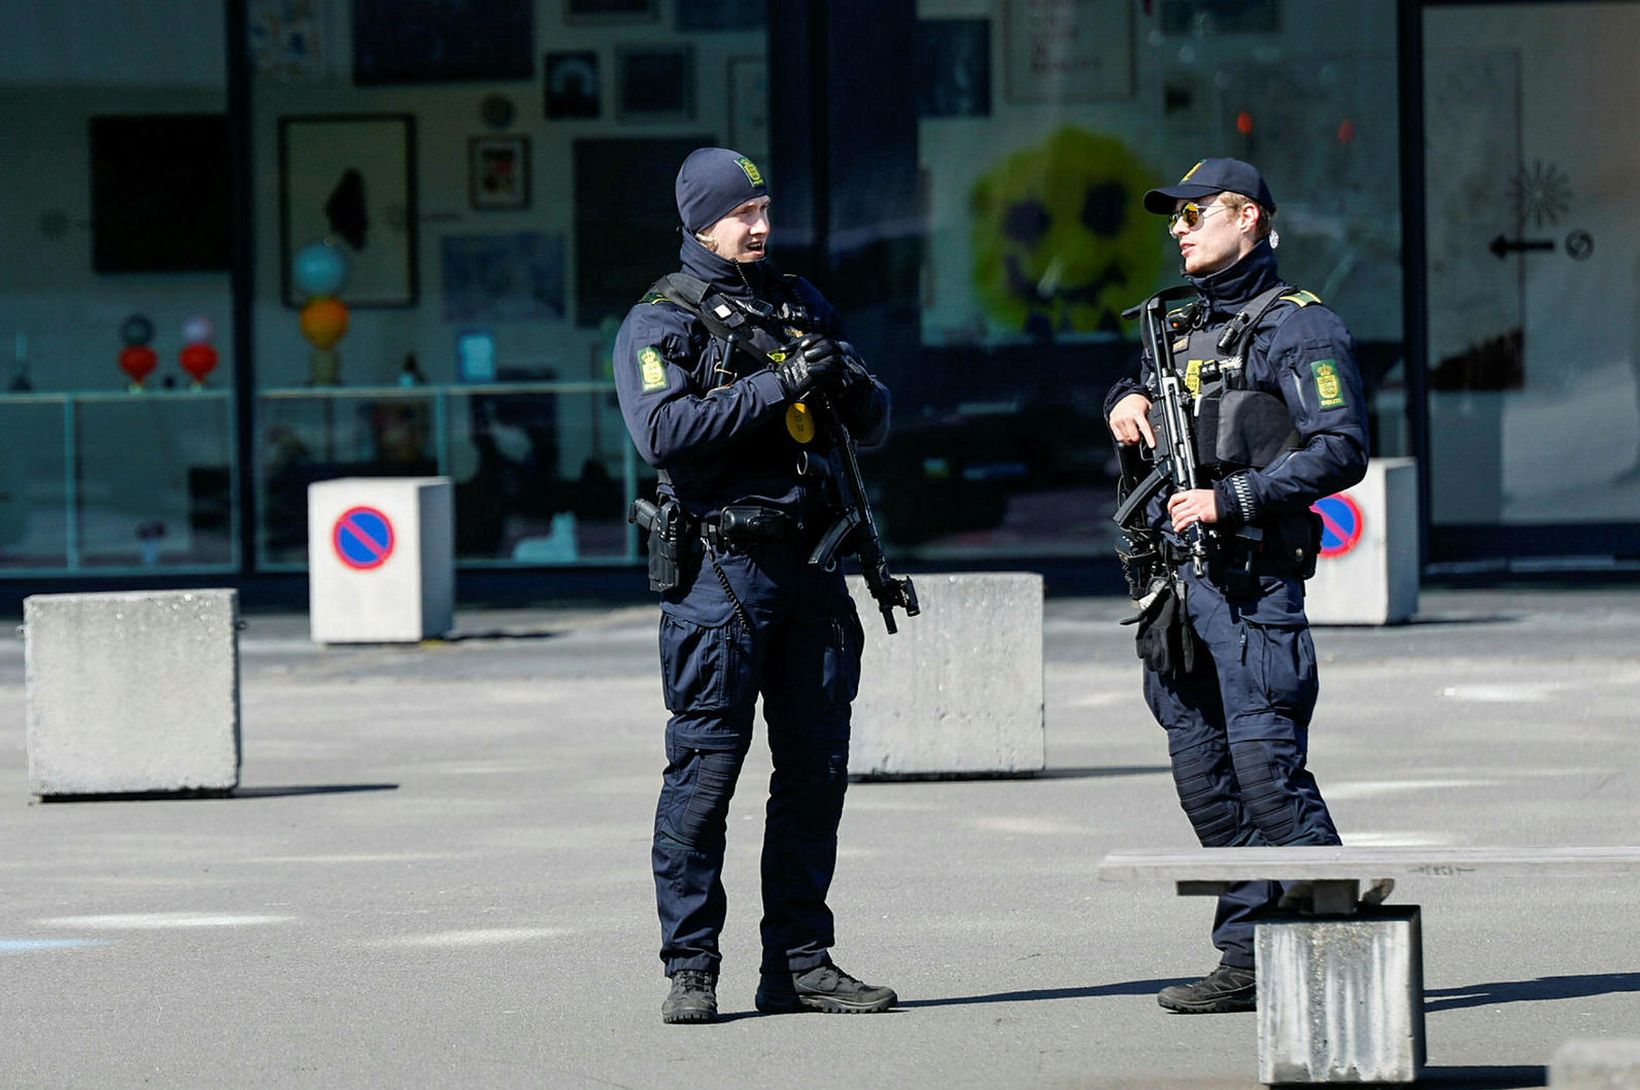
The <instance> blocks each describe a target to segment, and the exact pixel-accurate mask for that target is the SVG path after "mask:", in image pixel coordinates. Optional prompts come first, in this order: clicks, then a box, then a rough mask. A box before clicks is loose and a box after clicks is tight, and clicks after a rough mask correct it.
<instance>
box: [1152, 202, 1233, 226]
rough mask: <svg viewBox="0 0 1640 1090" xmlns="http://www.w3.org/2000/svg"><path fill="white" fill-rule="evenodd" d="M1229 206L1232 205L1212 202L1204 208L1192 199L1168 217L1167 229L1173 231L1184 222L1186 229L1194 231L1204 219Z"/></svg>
mask: <svg viewBox="0 0 1640 1090" xmlns="http://www.w3.org/2000/svg"><path fill="white" fill-rule="evenodd" d="M1228 207H1230V206H1229V205H1227V204H1210V205H1208V206H1207V207H1206V208H1203V207H1202V206H1201V205H1199V204H1197V203H1196V202H1195V201H1191V202H1190V203H1189V204H1186V205H1185V206H1184V207H1183V208H1181V209H1179V210H1178V211H1177V212H1175V213H1173V214H1172V215H1171V216H1169V217H1167V229H1168V230H1169V231H1171V230H1173V228H1175V227H1177V226H1178V225H1179V224H1180V223H1181V222H1182V223H1183V224H1184V225H1185V229H1186V230H1189V231H1194V230H1195V229H1196V228H1197V227H1200V226H1201V222H1202V220H1204V219H1206V218H1207V217H1208V216H1210V215H1212V214H1213V213H1214V212H1218V211H1220V210H1222V209H1225V208H1228Z"/></svg>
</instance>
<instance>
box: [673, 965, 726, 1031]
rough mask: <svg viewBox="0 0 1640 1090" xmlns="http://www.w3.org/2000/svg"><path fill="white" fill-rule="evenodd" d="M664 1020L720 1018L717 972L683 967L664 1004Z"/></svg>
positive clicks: (674, 976) (713, 1020) (702, 1020)
mask: <svg viewBox="0 0 1640 1090" xmlns="http://www.w3.org/2000/svg"><path fill="white" fill-rule="evenodd" d="M661 1021H662V1022H665V1023H667V1024H669V1025H672V1024H676V1023H679V1022H716V1021H717V974H716V973H708V972H707V971H705V970H704V969H679V970H678V971H677V972H676V973H675V974H673V976H672V991H671V992H670V993H668V994H667V997H666V1002H664V1003H662V1004H661Z"/></svg>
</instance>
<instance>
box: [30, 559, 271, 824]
mask: <svg viewBox="0 0 1640 1090" xmlns="http://www.w3.org/2000/svg"><path fill="white" fill-rule="evenodd" d="M23 626H24V639H25V644H24V652H23V655H24V664H25V674H26V680H25V690H26V702H27V706H28V712H27V718H28V781H29V791H30V793H32V794H34V795H37V796H39V797H40V798H57V797H68V796H76V795H123V794H146V793H151V792H227V791H231V790H233V789H234V788H235V787H237V786H238V785H239V595H238V592H236V591H232V590H164V591H130V592H118V593H105V594H36V595H32V596H30V597H28V598H25V599H24V600H23Z"/></svg>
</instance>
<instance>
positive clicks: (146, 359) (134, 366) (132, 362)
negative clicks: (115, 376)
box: [120, 344, 159, 384]
mask: <svg viewBox="0 0 1640 1090" xmlns="http://www.w3.org/2000/svg"><path fill="white" fill-rule="evenodd" d="M158 366H159V356H158V354H156V353H155V352H154V350H153V349H152V348H149V347H148V346H147V345H145V344H134V345H131V346H130V347H128V348H125V349H123V350H121V352H120V370H121V371H124V372H125V373H126V374H127V375H129V376H131V381H132V382H135V383H138V384H141V382H142V380H143V379H145V378H147V377H148V376H149V375H151V374H153V372H154V368H156V367H158Z"/></svg>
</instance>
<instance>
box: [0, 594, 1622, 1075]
mask: <svg viewBox="0 0 1640 1090" xmlns="http://www.w3.org/2000/svg"><path fill="white" fill-rule="evenodd" d="M634 578H638V576H634ZM1637 607H1640V588H1636V587H1633V586H1628V587H1617V588H1612V589H1599V588H1590V589H1580V590H1553V589H1495V590H1437V591H1428V590H1426V592H1425V593H1424V596H1423V599H1422V602H1421V610H1420V613H1419V615H1418V618H1417V620H1416V622H1415V623H1412V624H1407V625H1401V626H1395V627H1390V628H1329V629H1319V630H1317V633H1316V645H1317V648H1318V653H1319V655H1320V658H1321V660H1322V696H1321V705H1320V708H1319V710H1318V712H1317V715H1316V719H1315V726H1314V731H1313V735H1312V759H1311V766H1312V768H1313V769H1314V771H1315V772H1316V775H1317V777H1318V779H1319V781H1320V783H1321V786H1322V790H1323V792H1324V793H1325V795H1326V796H1327V798H1328V800H1329V803H1330V805H1331V807H1332V810H1333V814H1334V816H1335V818H1336V820H1337V822H1338V825H1339V827H1340V829H1341V830H1342V831H1343V834H1344V837H1345V840H1346V841H1347V842H1351V843H1362V844H1430V845H1443V844H1450V845H1498V846H1514V845H1556V844H1574V845H1575V844H1587V845H1610V844H1633V843H1640V820H1637V819H1640V772H1637V769H1640V723H1637V721H1636V719H1637V717H1636V712H1635V708H1636V707H1637V706H1640V608H1637ZM1124 609H1125V603H1124V602H1122V601H1119V600H1117V599H1112V598H1055V599H1050V601H1049V602H1048V607H1047V621H1046V630H1045V633H1044V638H1045V652H1046V655H1045V663H1046V664H1045V682H1046V693H1047V707H1046V730H1047V752H1048V765H1049V767H1048V770H1047V771H1046V773H1044V774H1043V775H1041V776H1037V777H1034V778H1029V779H1005V780H956V781H919V782H883V783H857V784H854V785H853V786H851V788H850V791H849V801H848V806H847V811H846V813H845V816H844V820H843V829H842V838H841V843H842V847H841V851H840V859H839V867H838V874H837V878H836V882H835V885H834V889H833V898H832V905H833V908H834V910H835V912H836V915H837V921H838V939H839V943H838V946H837V947H836V949H835V951H834V953H835V956H836V958H837V960H838V962H839V963H840V964H841V965H842V966H843V967H844V968H846V969H847V970H849V971H850V972H852V973H854V974H855V975H857V976H860V977H863V978H865V979H867V980H869V981H872V982H880V983H887V984H891V985H893V986H894V987H895V988H896V989H897V990H898V991H899V994H900V996H901V998H902V1003H901V1005H900V1007H899V1008H898V1009H896V1010H895V1011H893V1012H891V1013H888V1014H883V1015H876V1016H867V1017H837V1016H830V1017H827V1016H821V1015H786V1016H764V1015H759V1014H757V1013H756V1012H755V1011H754V1009H753V1007H752V994H753V991H754V990H755V988H756V984H757V961H758V948H757V919H758V915H759V905H758V899H757V859H758V849H759V844H760V841H761V835H762V833H761V825H762V821H761V814H762V803H763V797H764V785H765V784H766V782H767V775H768V762H767V751H766V748H764V747H763V746H762V744H761V741H760V742H759V744H758V745H757V746H755V747H754V749H753V755H752V757H751V759H750V760H749V761H748V765H747V768H746V771H745V773H744V775H743V778H742V780H741V789H740V794H739V796H738V797H737V798H736V800H735V804H734V808H733V810H732V812H731V815H730V829H729V838H730V849H729V862H728V870H727V874H726V884H727V887H728V890H729V897H730V916H729V923H728V930H727V933H726V934H725V936H724V953H725V964H724V975H723V979H722V981H721V984H720V989H719V994H720V1001H721V1003H722V1007H723V1010H724V1011H725V1013H726V1015H727V1017H726V1018H725V1019H724V1020H723V1021H722V1022H720V1023H719V1024H716V1025H711V1026H663V1025H662V1024H661V1022H660V1018H659V1007H660V1002H661V999H662V997H663V996H664V994H665V980H664V978H663V977H662V975H661V965H660V962H659V960H658V959H657V958H656V955H655V948H656V945H657V941H658V931H657V925H656V922H655V916H654V907H653V888H652V885H651V879H650V874H649V834H650V828H651V823H652V820H653V814H654V802H655V795H656V791H657V789H658V785H659V776H660V770H661V767H662V764H663V756H662V745H661V737H662V728H663V725H664V718H665V713H664V711H663V710H662V707H661V697H660V686H659V682H658V679H657V666H656V659H655V656H656V635H655V627H656V616H657V611H656V610H655V608H654V607H653V606H652V605H647V604H645V605H636V606H634V605H631V604H617V605H611V606H609V607H607V608H606V607H599V606H595V605H593V606H586V605H583V606H576V607H573V608H541V609H530V610H503V609H489V610H482V611H466V612H461V613H460V614H458V630H457V632H456V633H455V634H454V636H453V638H451V639H448V640H444V641H437V642H429V643H424V644H420V645H415V646H369V647H330V648H320V647H316V646H314V645H313V644H311V643H310V642H309V640H308V638H307V630H306V618H305V616H303V615H301V614H295V613H271V614H252V615H250V616H249V617H248V618H247V622H248V623H247V627H246V629H245V631H244V632H243V633H242V636H241V642H240V650H241V672H242V704H243V710H242V722H243V738H244V766H243V776H242V787H241V789H240V791H239V792H238V794H237V796H236V797H233V798H227V799H214V800H209V799H206V800H143V801H111V802H59V803H48V804H40V803H36V802H33V801H32V800H31V799H30V798H29V794H28V780H27V767H26V742H25V730H24V677H23V656H22V647H23V645H22V643H21V641H17V640H6V641H4V644H3V645H0V722H3V723H5V724H9V733H8V734H7V735H6V738H7V741H6V743H5V744H4V745H3V746H0V844H3V845H4V853H3V856H0V981H3V988H0V1028H3V1030H4V1032H5V1047H4V1048H0V1085H4V1086H28V1087H115V1086H158V1087H169V1086H176V1087H196V1086H212V1087H218V1086H235V1087H239V1086H245V1087H251V1086H256V1087H260V1086H277V1087H378V1086H417V1087H420V1086H440V1087H442V1086H463V1087H466V1086H486V1087H541V1086H546V1087H610V1086H620V1087H658V1086H702V1087H704V1086H710V1087H722V1088H738V1087H781V1086H799V1085H802V1086H825V1087H841V1088H846V1087H909V1088H921V1087H929V1088H941V1090H945V1088H954V1087H999V1086H1032V1087H1037V1086H1041V1087H1111V1088H1115V1087H1121V1088H1144V1087H1199V1088H1209V1087H1212V1088H1219V1087H1234V1088H1251V1087H1256V1086H1257V1082H1256V1077H1255V1076H1256V1058H1255V1024H1254V1018H1253V1016H1252V1015H1212V1016H1195V1017H1188V1016H1178V1015H1168V1014H1166V1013H1164V1012H1163V1011H1161V1010H1160V1009H1159V1008H1158V1007H1157V1006H1156V1003H1155V1000H1154V993H1155V991H1156V990H1157V989H1158V988H1160V987H1162V986H1164V985H1166V984H1168V983H1171V982H1175V981H1181V980H1186V979H1191V978H1194V977H1196V976H1199V975H1201V974H1202V973H1204V972H1206V971H1207V970H1208V969H1210V968H1211V967H1212V965H1213V964H1214V960H1215V951H1214V950H1213V949H1212V947H1211V945H1210V944H1209V942H1208V934H1207V933H1208V928H1209V922H1210V916H1211V912H1212V904H1211V901H1210V900H1208V899H1203V898H1179V897H1176V896H1174V894H1173V892H1172V890H1171V888H1170V887H1169V886H1167V885H1166V884H1155V885H1152V884H1147V883H1138V884H1120V883H1107V882H1101V881H1099V880H1097V879H1096V877H1095V873H1094V872H1095V865H1096V864H1097V862H1098V860H1099V859H1100V858H1101V857H1102V856H1103V855H1104V853H1105V852H1107V851H1109V850H1111V849H1114V848H1118V847H1121V848H1141V847H1147V846H1155V847H1164V846H1173V847H1177V846H1187V845H1189V844H1190V843H1192V834H1191V831H1190V827H1189V824H1188V823H1187V821H1186V820H1185V818H1184V816H1183V814H1182V813H1181V812H1180V811H1179V809H1178V806H1177V803H1176V802H1175V800H1174V797H1173V791H1172V785H1171V781H1170V779H1169V777H1168V775H1167V770H1166V755H1165V751H1164V744H1163V738H1162V735H1161V731H1160V730H1159V729H1158V728H1157V727H1156V726H1155V725H1154V724H1153V723H1152V722H1151V720H1150V718H1149V715H1148V713H1147V712H1146V710H1145V708H1144V705H1143V703H1142V701H1141V700H1140V696H1139V667H1138V663H1137V661H1136V660H1135V659H1134V658H1133V656H1132V650H1131V632H1130V630H1128V629H1123V628H1118V627H1117V625H1116V624H1115V620H1116V619H1117V618H1118V617H1119V616H1120V615H1121V614H1122V613H1123V611H1124ZM904 623H912V624H937V623H938V618H936V617H932V616H928V615H926V614H925V615H924V616H923V617H920V618H917V619H915V620H912V621H907V622H904ZM871 638H886V637H883V636H882V635H881V634H880V633H878V632H876V631H872V632H871ZM1393 899H1394V900H1395V901H1398V902H1401V903H1418V904H1422V905H1423V906H1424V934H1425V957H1426V970H1425V973H1426V984H1427V988H1428V999H1427V1004H1426V1012H1427V1017H1428V1041H1429V1063H1430V1078H1429V1079H1428V1080H1427V1082H1426V1084H1427V1085H1436V1086H1467V1087H1496V1088H1507V1087H1529V1086H1543V1085H1544V1084H1545V1071H1544V1065H1546V1064H1547V1063H1548V1062H1549V1059H1550V1057H1551V1056H1552V1054H1553V1052H1554V1050H1555V1049H1556V1048H1557V1047H1558V1046H1559V1045H1560V1043H1561V1042H1563V1041H1565V1040H1568V1039H1571V1038H1601V1037H1606V1038H1640V953H1637V950H1640V944H1637V943H1636V942H1635V939H1634V929H1635V920H1636V918H1637V912H1636V900H1637V898H1636V891H1635V890H1634V888H1633V887H1632V883H1631V882H1626V881H1624V880H1621V879H1618V878H1611V877H1601V876H1594V877H1591V878H1589V879H1587V880H1583V881H1576V882H1553V883H1549V882H1542V883H1539V882H1532V881H1529V880H1521V879H1502V878H1498V879H1486V878H1480V879H1475V880H1473V881H1469V882H1465V883H1461V884H1454V883H1451V882H1442V881H1440V880H1437V879H1431V880H1429V881H1428V882H1425V883H1412V882H1409V883H1405V884H1404V885H1403V887H1402V888H1400V889H1398V890H1397V891H1396V894H1395V896H1394V898H1393Z"/></svg>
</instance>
